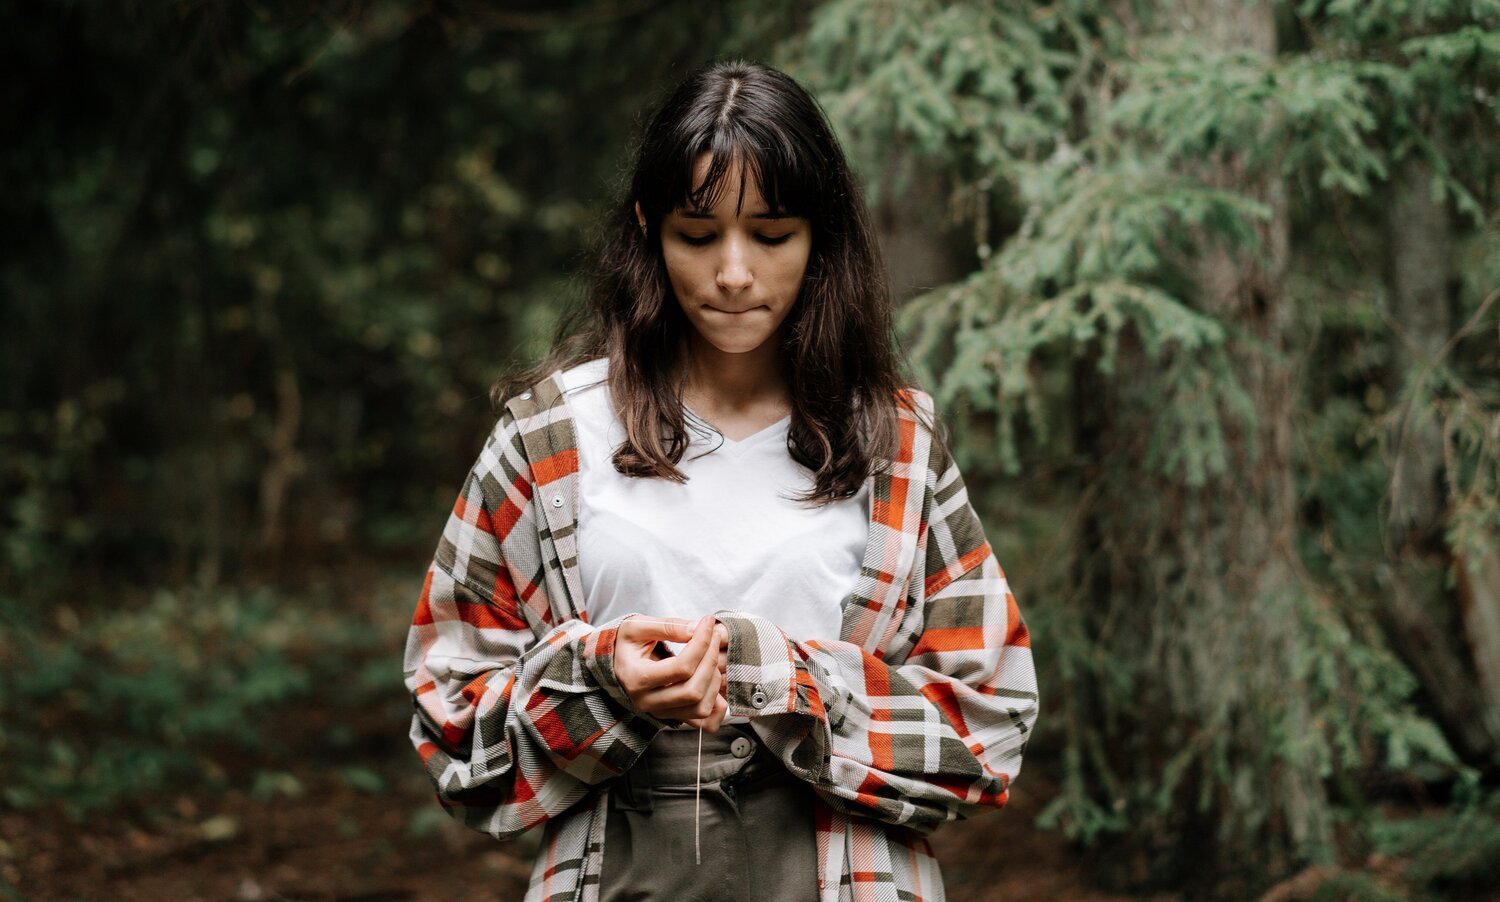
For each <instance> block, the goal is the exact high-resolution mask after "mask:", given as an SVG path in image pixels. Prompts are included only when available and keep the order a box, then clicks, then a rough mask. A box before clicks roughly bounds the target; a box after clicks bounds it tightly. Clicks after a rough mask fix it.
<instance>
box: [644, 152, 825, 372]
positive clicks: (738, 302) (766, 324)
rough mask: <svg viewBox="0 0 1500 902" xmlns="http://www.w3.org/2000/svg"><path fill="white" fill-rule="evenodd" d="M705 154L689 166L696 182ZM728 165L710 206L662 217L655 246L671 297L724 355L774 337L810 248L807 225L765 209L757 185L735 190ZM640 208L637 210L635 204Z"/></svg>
mask: <svg viewBox="0 0 1500 902" xmlns="http://www.w3.org/2000/svg"><path fill="white" fill-rule="evenodd" d="M708 160H709V157H708V154H706V153H705V154H703V155H701V156H700V157H699V158H698V160H697V161H696V163H695V164H694V169H693V179H694V185H697V184H700V183H701V182H702V181H703V177H704V175H705V174H706V173H707V171H708ZM740 170H741V167H740V166H739V165H738V161H735V162H734V163H732V164H731V165H730V167H729V171H728V173H726V175H725V183H724V185H723V186H722V190H720V191H719V198H718V202H717V203H716V204H715V205H714V206H713V208H712V209H710V210H686V209H682V208H678V209H676V210H673V211H672V212H671V213H670V214H668V215H667V217H666V218H665V219H663V220H662V227H661V247H662V256H663V257H664V258H665V260H666V264H667V274H668V276H669V278H670V279H671V282H672V291H673V292H674V293H675V294H676V295H677V303H678V304H680V305H681V306H682V310H683V312H684V313H686V314H687V317H688V320H689V321H690V322H692V324H693V327H694V328H695V329H697V330H698V334H699V335H700V336H701V337H702V338H703V339H704V340H705V341H707V342H708V343H709V344H711V345H713V346H714V347H716V348H718V349H719V350H720V351H723V352H725V353H729V354H736V353H744V352H747V351H753V350H755V349H756V348H758V347H760V346H761V345H763V344H765V342H766V340H767V339H769V338H771V337H772V336H774V335H776V333H777V331H778V330H779V329H780V327H781V324H782V323H783V322H784V321H785V320H786V316H787V314H788V313H789V312H791V309H792V305H793V304H794V303H796V301H797V294H798V292H799V291H800V290H801V288H802V274H803V272H805V271H806V269H807V258H808V254H809V253H810V252H811V250H812V227H811V225H810V224H809V223H808V221H807V220H806V219H804V218H802V217H796V216H778V215H774V214H773V211H771V210H769V209H768V208H767V207H766V202H765V198H764V197H763V196H762V195H761V192H760V186H759V185H757V184H755V181H754V179H753V178H752V179H751V180H750V181H749V183H747V184H746V185H745V198H744V203H743V205H742V206H741V207H740V212H739V215H737V216H736V215H735V209H734V208H735V203H736V200H737V199H738V198H739V193H740V178H741V176H740ZM637 209H639V208H637Z"/></svg>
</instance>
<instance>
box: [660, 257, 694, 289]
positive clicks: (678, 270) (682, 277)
mask: <svg viewBox="0 0 1500 902" xmlns="http://www.w3.org/2000/svg"><path fill="white" fill-rule="evenodd" d="M662 262H664V263H665V264H666V265H667V278H668V279H669V280H670V281H671V283H672V287H673V288H674V289H675V290H676V291H677V292H678V293H679V294H681V293H682V292H684V291H695V290H697V289H696V286H697V285H699V284H700V283H701V282H702V281H703V274H702V272H701V270H702V269H703V265H702V263H701V262H700V261H698V260H697V259H696V258H695V257H694V256H692V255H689V254H678V253H673V252H672V251H670V250H666V249H663V252H662Z"/></svg>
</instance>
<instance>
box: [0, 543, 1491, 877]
mask: <svg viewBox="0 0 1500 902" xmlns="http://www.w3.org/2000/svg"><path fill="white" fill-rule="evenodd" d="M419 591H420V579H419V578H418V577H413V576H412V575H411V572H410V569H409V568H407V567H405V566H404V565H403V566H401V567H399V568H390V567H389V565H382V566H380V567H377V568H376V569H374V570H373V571H370V570H365V571H360V570H352V571H350V570H343V571H338V572H327V573H323V574H320V575H316V576H311V577H309V578H308V579H307V581H306V583H305V584H303V585H300V586H299V587H297V588H292V589H284V590H277V591H272V590H259V591H257V590H243V589H215V590H181V591H179V592H176V593H168V592H157V593H154V594H153V595H151V596H143V597H141V598H122V599H120V600H119V601H118V604H117V606H116V608H115V610H114V611H113V612H111V613H109V614H107V615H103V616H100V617H89V618H88V619H87V620H80V619H75V617H74V615H73V614H71V613H70V612H69V610H68V609H67V608H66V607H65V606H64V607H62V608H59V609H58V610H56V611H55V612H54V614H55V616H54V617H53V618H52V619H53V620H55V621H56V623H53V622H52V621H51V620H44V619H33V620H32V621H30V623H29V624H26V625H23V626H22V627H21V628H19V629H15V630H11V631H9V632H8V635H3V636H0V663H4V664H6V668H5V669H6V671H7V672H8V676H10V677H11V678H12V679H11V682H10V684H9V686H8V687H5V688H6V689H7V691H8V692H9V693H10V694H9V695H8V696H0V701H5V700H6V699H8V700H9V703H10V708H11V712H10V713H11V722H10V726H12V727H15V726H18V725H19V722H20V721H25V722H26V726H27V727H28V728H29V731H30V733H29V735H38V736H41V737H42V738H41V740H40V741H39V742H36V743H26V744H22V743H18V742H11V743H10V744H9V747H8V748H7V749H6V751H7V752H8V753H10V754H12V755H23V756H31V757H32V759H33V760H32V761H31V763H30V764H29V765H27V763H26V762H22V761H20V760H19V759H17V760H13V761H12V762H11V764H13V765H25V766H17V767H15V768H14V769H13V770H12V773H13V774H17V775H20V776H19V779H17V780H15V781H13V782H12V783H11V784H10V785H7V786H5V787H0V791H3V793H4V794H5V797H6V799H7V800H8V801H9V802H10V803H11V806H10V807H8V808H7V807H0V899H46V900H52V899H88V900H94V899H99V900H105V899H108V900H115V899H151V900H157V899H170V900H191V899H205V900H207V899H212V900H219V899H237V900H277V899H282V900H285V899H297V900H334V899H338V900H383V899H389V900H398V899H413V900H416V899H459V900H462V899H502V900H507V899H517V900H518V899H520V898H521V897H522V896H523V895H524V891H525V886H526V880H527V877H528V875H529V873H530V862H531V857H532V854H533V852H534V851H535V849H536V847H537V842H538V840H539V835H538V834H536V833H533V834H531V835H528V836H527V837H523V838H522V839H521V840H519V841H517V842H513V843H507V844H500V843H496V842H494V841H493V840H491V839H490V838H488V837H487V836H484V835H482V834H480V833H477V832H475V831H472V830H469V829H467V828H464V827H461V826H459V825H458V824H457V823H455V822H453V821H451V820H450V819H449V818H448V817H447V815H445V814H444V813H443V812H442V810H441V809H440V808H439V806H438V804H437V802H436V801H435V799H434V797H433V794H432V792H431V788H430V786H429V784H428V782H427V779H426V777H425V775H424V774H423V773H422V771H421V768H420V765H419V764H418V761H417V757H416V754H415V752H414V751H413V750H412V749H411V747H410V745H409V742H408V740H407V738H406V731H407V727H408V718H409V711H410V707H409V701H408V699H407V696H406V692H405V688H404V686H403V685H402V680H401V671H400V667H401V648H402V643H403V642H404V640H405V635H406V626H407V622H408V618H409V617H410V616H411V610H412V608H413V606H414V605H415V602H416V598H417V594H418V592H419ZM12 614H14V612H12ZM59 648H69V649H72V650H73V653H71V654H67V655H62V654H59V653H58V649H59ZM41 662H46V663H45V664H44V665H41ZM39 665H41V666H39ZM3 707H5V705H0V708H3ZM20 735H21V731H19V730H14V729H13V730H12V732H11V734H10V736H11V738H12V739H13V740H14V739H16V738H19V736H20ZM184 755H185V757H184ZM1046 757H1047V756H1046V754H1045V753H1044V754H1043V756H1041V757H1037V758H1035V759H1034V760H1033V763H1032V764H1031V766H1030V768H1029V770H1028V771H1027V773H1026V774H1025V775H1024V776H1023V777H1022V779H1021V780H1019V781H1018V782H1017V785H1016V788H1015V790H1014V791H1013V794H1012V800H1011V803H1010V804H1009V806H1008V807H1007V808H1006V809H1005V810H1004V811H1002V812H998V813H992V814H987V815H984V816H982V817H978V818H975V819H973V820H970V821H965V822H960V823H956V824H950V825H947V826H946V827H944V828H943V829H941V830H939V831H938V832H937V834H936V835H935V836H934V837H933V840H932V841H933V845H934V847H935V848H936V850H937V853H938V856H939V859H940V860H941V862H942V864H943V869H944V873H945V875H946V882H947V887H948V895H949V898H950V899H952V900H954V902H965V900H973V902H978V900H1002V899H1003V900H1044V899H1045V900H1068V902H1084V900H1089V902H1109V900H1120V899H1152V900H1159V902H1170V900H1177V899H1181V898H1184V897H1183V896H1180V895H1175V894H1156V895H1135V896H1128V895H1121V894H1115V893H1110V892H1106V891H1103V890H1101V889H1099V888H1097V885H1096V882H1097V880H1098V875H1100V874H1101V873H1104V872H1106V871H1109V870H1113V871H1114V872H1116V873H1118V871H1119V869H1118V868H1117V867H1115V868H1108V867H1106V865H1108V864H1113V863H1112V862H1104V861H1101V860H1100V858H1101V857H1102V856H1103V855H1104V853H1103V852H1100V851H1095V852H1089V851H1082V850H1079V849H1078V848H1077V847H1075V846H1073V845H1071V844H1069V843H1068V842H1067V841H1066V840H1065V839H1064V838H1063V837H1062V836H1061V835H1060V834H1058V833H1056V832H1049V831H1043V830H1041V829H1039V828H1037V827H1036V826H1035V823H1034V822H1035V819H1036V816H1037V814H1038V812H1039V811H1040V810H1041V809H1042V807H1043V806H1044V805H1045V804H1046V802H1047V800H1048V799H1050V798H1052V797H1053V796H1054V795H1055V793H1056V791H1057V787H1056V786H1055V785H1054V784H1053V783H1052V781H1053V779H1054V775H1053V773H1052V772H1055V770H1056V769H1055V768H1054V767H1049V762H1048V761H1047V760H1046ZM1049 771H1051V772H1049ZM1440 812H1441V808H1440V807H1439V806H1436V805H1434V806H1433V813H1435V814H1436V813H1440ZM1414 813H1416V814H1419V815H1420V814H1423V812H1414ZM1406 864H1407V863H1406V862H1403V861H1401V860H1399V859H1384V860H1381V859H1378V858H1377V859H1375V860H1372V862H1371V863H1370V867H1367V869H1366V871H1365V874H1364V875H1363V876H1362V877H1361V878H1360V879H1361V880H1362V881H1363V886H1364V887H1365V888H1366V889H1370V888H1372V887H1378V888H1379V889H1378V891H1377V892H1376V893H1375V894H1374V895H1369V894H1368V893H1365V894H1356V895H1355V896H1350V895H1347V894H1344V893H1340V892H1338V891H1336V890H1334V887H1332V886H1330V885H1328V883H1327V880H1325V879H1324V878H1325V877H1326V876H1327V875H1323V874H1321V873H1320V872H1317V871H1307V872H1304V873H1303V874H1301V875H1300V876H1298V877H1296V878H1293V879H1292V880H1290V881H1287V882H1284V883H1283V884H1281V885H1279V886H1278V887H1275V888H1273V889H1272V890H1271V892H1270V893H1269V894H1267V895H1266V896H1264V897H1263V898H1264V899H1265V900H1266V902H1290V900H1296V899H1341V898H1356V897H1358V898H1402V897H1404V896H1405V894H1404V893H1402V892H1401V891H1400V883H1401V881H1400V876H1399V875H1400V872H1401V870H1402V868H1403V867H1404V866H1405V865H1406ZM1346 873H1347V872H1346ZM1124 876H1127V877H1128V876H1129V875H1124ZM1330 890H1334V891H1333V892H1330ZM1482 898H1495V899H1500V894H1495V895H1493V896H1487V897H1482Z"/></svg>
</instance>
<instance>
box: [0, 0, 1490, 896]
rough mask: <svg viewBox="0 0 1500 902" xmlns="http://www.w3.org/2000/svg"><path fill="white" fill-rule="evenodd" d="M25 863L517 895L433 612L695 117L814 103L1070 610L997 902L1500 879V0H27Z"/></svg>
mask: <svg viewBox="0 0 1500 902" xmlns="http://www.w3.org/2000/svg"><path fill="white" fill-rule="evenodd" d="M0 45H3V47H4V51H5V52H4V53H3V54H0V68H3V71H4V74H5V77H4V79H3V84H4V89H3V90H4V94H5V97H6V102H5V104H4V105H3V107H0V116H3V117H4V133H5V135H6V142H5V149H4V151H3V155H0V165H3V167H4V183H5V186H6V187H5V190H4V192H3V194H0V210H3V215H0V292H3V294H0V315H3V320H0V321H3V323H4V326H3V328H0V349H3V356H0V396H3V405H0V443H3V444H0V447H3V457H0V529H3V535H0V898H128V897H140V898H189V897H200V898H240V899H261V898H298V899H302V898H308V899H311V898H382V899H385V898H390V899H395V898H439V897H443V898H470V897H492V896H498V897H500V898H512V897H514V898H519V892H520V887H521V886H522V885H523V882H524V878H525V874H526V873H527V871H528V869H529V855H530V851H531V849H533V848H534V847H535V843H534V838H531V839H530V840H529V841H528V840H523V841H522V842H520V843H517V844H511V845H505V846H501V845H498V844H495V843H494V842H492V841H490V840H488V839H487V838H486V837H483V836H480V835H478V834H475V833H471V832H468V831H465V830H464V829H462V828H460V827H458V826H457V825H455V824H453V823H451V822H449V821H448V820H447V819H446V817H445V815H444V814H443V813H442V812H441V810H440V809H439V808H438V806H437V804H436V802H435V801H434V800H433V798H432V796H431V794H430V791H429V788H428V786H427V784H426V779H425V777H424V776H423V775H422V773H421V771H420V768H419V766H418V762H417V760H416V758H415V755H414V753H413V752H412V751H411V749H410V747H409V745H408V743H407V740H406V736H405V733H406V724H407V720H408V718H409V713H410V702H409V700H408V699H407V698H406V696H405V693H404V690H403V687H402V686H401V673H400V651H401V645H402V642H403V640H404V635H405V624H406V622H407V620H408V619H409V617H410V615H411V611H412V608H413V606H414V604H415V601H416V598H417V594H418V592H419V589H420V584H421V579H422V574H423V572H424V570H425V567H426V564H427V562H428V560H429V559H430V556H431V554H432V551H433V549H434V547H435V545H436V540H437V535H438V532H439V531H440V530H441V527H442V523H443V521H444V519H445V517H446V515H447V512H448V510H449V509H450V507H451V505H452V503H453V498H454V497H455V494H456V492H457V490H458V488H459V486H460V484H461V482H462V479H463V476H464V474H465V472H466V471H467V468H468V466H469V464H470V463H471V462H472V460H473V458H474V456H475V454H476V453H477V450H478V448H479V446H480V444H481V443H482V441H483V438H484V436H485V435H486V434H487V432H488V430H489V427H490V426H491V424H492V423H493V420H494V417H495V413H494V410H493V409H492V407H491V406H490V403H489V401H488V398H487V396H486V395H487V389H488V387H489V385H490V383H491V382H492V381H493V380H494V379H495V378H496V377H497V376H498V375H499V374H500V373H501V372H502V370H504V369H506V368H507V367H510V366H512V365H514V364H515V362H517V361H530V360H533V359H535V358H536V357H537V356H538V355H539V354H540V353H541V352H542V350H543V349H544V348H545V346H546V342H547V340H548V339H549V337H550V332H551V329H552V326H553V324H554V323H555V322H556V321H557V318H558V316H559V314H560V313H561V311H562V310H563V309H564V308H565V307H566V305H567V304H568V303H570V302H571V301H572V299H575V298H576V297H577V296H578V294H579V292H580V289H581V286H580V284H579V282H578V281H577V278H576V276H577V273H578V271H579V265H580V262H581V259H582V258H581V255H582V254H583V252H584V250H585V249H586V247H587V240H588V237H589V234H590V230H591V228H592V224H593V222H594V221H595V219H596V217H597V215H598V214H599V212H600V211H601V210H603V209H604V208H605V206H606V205H607V204H608V203H609V202H610V201H611V199H612V197H613V196H614V192H615V191H617V190H618V189H619V187H620V184H619V182H620V179H621V177H622V173H623V171H624V168H625V166H626V165H627V162H628V158H629V157H628V153H629V148H630V146H631V142H632V140H633V138H634V136H635V135H637V134H638V129H639V127H640V124H641V122H640V117H641V114H642V111H644V110H645V109H647V108H649V106H650V104H651V103H652V101H653V100H655V99H656V98H658V97H660V96H661V92H662V91H663V90H665V89H666V88H667V87H669V86H670V85H671V84H672V83H673V82H674V81H675V80H676V79H677V78H679V77H680V76H681V75H683V74H685V73H686V72H687V71H689V70H690V69H692V68H693V67H695V66H696V65H698V64H699V63H701V62H703V61H706V60H708V59H710V58H715V57H721V56H725V55H745V56H749V57H752V58H758V59H762V60H765V61H767V62H771V63H773V64H776V65H778V66H781V67H783V68H785V69H786V70H787V71H789V72H791V73H792V74H793V75H794V76H795V77H797V78H798V79H799V80H801V81H802V82H803V83H804V84H806V85H807V86H808V87H809V88H810V89H812V90H813V91H814V93H815V94H816V95H817V96H818V97H819V98H820V100H821V102H822V103H823V105H824V106H825V108H826V109H827V111H828V113H829V115H830V117H831V118H832V120H833V122H834V123H835V126H836V128H837V129H838V132H839V134H840V136H841V139H842V140H843V141H844V142H845V145H846V148H847V149H848V151H849V153H850V154H851V157H852V158H853V159H854V160H855V162H856V166H857V169H858V172H859V174H860V177H861V180H862V182H863V185H864V188H865V191H866V193H867V199H868V200H869V201H870V202H871V204H872V209H873V210H874V212H875V215H876V219H877V222H878V226H879V229H880V236H881V240H882V245H883V247H884V250H885V254H886V258H887V264H888V267H889V270H890V274H891V278H892V283H893V286H894V289H895V291H896V294H897V297H898V298H899V299H900V300H901V303H902V305H901V316H900V332H901V340H902V342H903V344H904V346H905V347H906V348H907V350H908V352H909V354H910V356H911V359H912V362H913V367H912V375H913V378H914V379H915V380H916V381H917V383H918V384H919V385H921V386H923V387H924V388H927V389H928V390H930V391H932V392H933V394H934V396H935V397H936V400H937V404H938V409H939V410H940V412H941V413H942V415H943V418H944V420H945V422H946V423H947V425H948V427H949V428H950V430H951V435H952V436H953V439H954V442H955V445H956V449H957V453H958V456H959V459H960V463H961V465H962V467H963V470H964V472H965V475H966V480H967V482H968V485H969V488H970V492H971V495H972V497H973V499H974V501H975V503H976V506H977V507H978V508H979V510H980V513H981V515H982V517H983V519H984V521H985V524H986V528H987V532H988V534H989V537H990V540H991V542H992V544H993V545H994V546H995V549H996V552H997V556H998V557H999V559H1000V560H1001V561H1002V563H1003V565H1004V566H1005V568H1006V571H1007V574H1008V575H1009V577H1010V579H1011V582H1012V584H1013V585H1014V586H1015V588H1016V591H1017V595H1018V597H1019V599H1020V602H1021V604H1022V607H1023V610H1024V611H1025V612H1026V614H1027V617H1028V620H1029V623H1030V626H1031V629H1032V633H1033V636H1034V637H1035V639H1034V641H1035V647H1036V660H1037V662H1038V666H1039V670H1040V680H1041V686H1042V698H1043V706H1042V710H1043V714H1042V717H1041V719H1040V723H1039V726H1040V730H1039V732H1038V734H1037V736H1036V737H1035V738H1034V739H1033V741H1032V746H1031V748H1030V750H1029V754H1028V756H1027V763H1026V768H1025V773H1024V775H1023V776H1022V777H1021V778H1020V779H1019V780H1018V781H1017V786H1016V793H1015V798H1014V800H1013V802H1012V804H1011V806H1010V808H1009V809H1008V810H1007V811H1004V812H1001V813H1000V814H998V815H988V816H985V817H983V818H979V819H975V820H973V821H969V822H964V823H961V824H957V825H950V826H949V827H946V828H944V830H942V831H939V833H938V834H936V836H935V838H934V842H935V844H936V845H937V848H938V851H939V855H940V857H941V858H942V860H943V863H944V868H945V872H946V873H947V875H948V878H949V886H950V895H951V896H952V897H953V898H955V899H986V898H995V899H1000V898H1004V899H1026V898H1037V899H1041V898H1047V899H1050V898H1074V899H1084V898H1088V899H1114V898H1120V897H1127V896H1130V897H1133V896H1139V895H1143V896H1149V897H1151V898H1164V899H1171V898H1253V897H1257V896H1264V897H1265V898H1270V899H1301V898H1307V899H1312V898H1317V899H1346V898H1347V899H1380V900H1385V899H1402V898H1432V899H1445V898H1497V896H1496V895H1495V893H1496V889H1495V888H1496V887H1497V886H1500V303H1497V297H1500V204H1497V191H1500V181H1497V174H1500V154H1497V152H1496V150H1495V148H1496V147H1500V100H1497V96H1496V94H1497V90H1500V2H1495V0H1282V2H1274V3H1261V2H1251V0H1243V2H1240V0H1233V2H1231V0H1170V2H1169V0H1055V2H1050V3H1049V2H1018V0H974V2H953V3H939V2H927V0H904V2H903V0H828V2H817V3H814V2H784V0H760V2H753V3H751V2H724V3H717V4H697V3H687V2H673V0H575V2H566V3H545V4H544V3H512V4H501V3H478V2H465V0H429V2H415V0H410V2H408V0H369V2H342V3H325V4H298V3H278V2H261V3H254V4H248V3H245V4H240V3H230V4H219V3H204V2H197V0H170V2H165V0H164V2H155V3H83V2H51V3H29V4H7V5H6V6H5V7H4V8H3V10H0Z"/></svg>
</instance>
